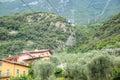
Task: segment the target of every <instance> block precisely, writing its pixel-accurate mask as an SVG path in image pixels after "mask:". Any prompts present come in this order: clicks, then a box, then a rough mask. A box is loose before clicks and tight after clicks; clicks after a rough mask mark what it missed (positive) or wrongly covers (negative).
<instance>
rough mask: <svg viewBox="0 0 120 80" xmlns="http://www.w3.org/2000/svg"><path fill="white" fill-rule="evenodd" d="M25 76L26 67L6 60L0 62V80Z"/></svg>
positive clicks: (26, 72)
mask: <svg viewBox="0 0 120 80" xmlns="http://www.w3.org/2000/svg"><path fill="white" fill-rule="evenodd" d="M27 74H28V66H26V65H22V64H18V63H16V62H11V61H8V60H0V80H10V78H11V77H17V76H23V75H27Z"/></svg>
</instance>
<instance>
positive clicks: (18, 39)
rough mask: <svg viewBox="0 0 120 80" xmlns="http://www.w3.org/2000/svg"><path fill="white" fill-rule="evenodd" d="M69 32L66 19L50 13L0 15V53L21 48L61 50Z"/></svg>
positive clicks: (14, 51) (15, 51)
mask: <svg viewBox="0 0 120 80" xmlns="http://www.w3.org/2000/svg"><path fill="white" fill-rule="evenodd" d="M70 33H71V28H70V25H69V24H68V23H67V21H66V19H64V18H62V17H60V16H58V15H55V14H52V13H29V14H16V15H13V16H3V17H0V55H2V54H4V55H8V54H15V53H17V52H19V51H22V50H24V49H25V50H33V49H46V48H48V49H52V50H61V49H64V47H65V46H66V45H65V43H66V41H67V38H68V37H69V34H70Z"/></svg>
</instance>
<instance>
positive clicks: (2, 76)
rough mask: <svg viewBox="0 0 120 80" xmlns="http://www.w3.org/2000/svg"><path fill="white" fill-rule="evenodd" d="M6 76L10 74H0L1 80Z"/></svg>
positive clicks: (8, 76)
mask: <svg viewBox="0 0 120 80" xmlns="http://www.w3.org/2000/svg"><path fill="white" fill-rule="evenodd" d="M4 78H10V74H9V75H7V74H2V75H0V80H2V79H4Z"/></svg>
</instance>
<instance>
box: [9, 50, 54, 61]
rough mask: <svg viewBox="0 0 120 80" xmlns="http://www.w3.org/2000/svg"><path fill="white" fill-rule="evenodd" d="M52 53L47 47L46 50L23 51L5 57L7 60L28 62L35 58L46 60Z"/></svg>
mask: <svg viewBox="0 0 120 80" xmlns="http://www.w3.org/2000/svg"><path fill="white" fill-rule="evenodd" d="M51 55H52V52H51V51H50V50H49V49H46V50H34V51H23V52H22V53H19V54H18V55H15V56H12V57H9V58H7V60H9V61H14V62H18V63H30V62H33V61H35V60H39V59H41V60H47V59H49V57H50V56H51Z"/></svg>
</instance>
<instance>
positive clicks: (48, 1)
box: [46, 0, 58, 13]
mask: <svg viewBox="0 0 120 80" xmlns="http://www.w3.org/2000/svg"><path fill="white" fill-rule="evenodd" d="M46 1H47V2H48V4H49V5H50V6H51V7H52V9H54V11H55V12H56V13H58V11H57V9H56V8H54V6H53V5H52V4H51V3H50V1H49V0H46Z"/></svg>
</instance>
